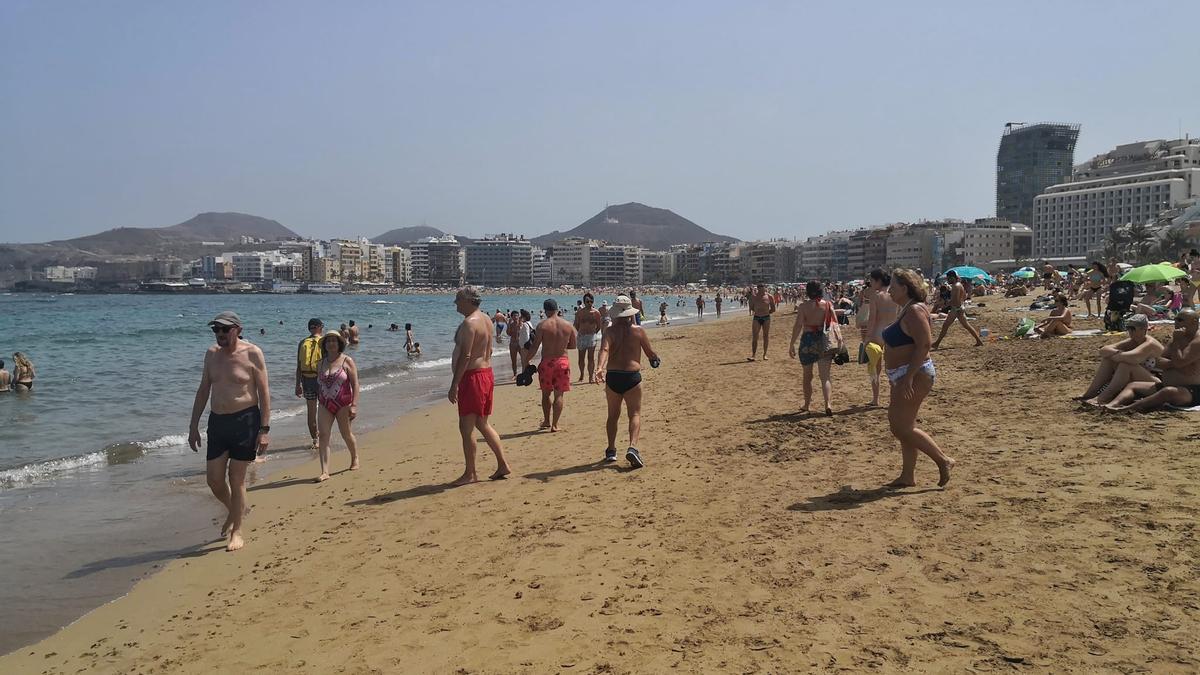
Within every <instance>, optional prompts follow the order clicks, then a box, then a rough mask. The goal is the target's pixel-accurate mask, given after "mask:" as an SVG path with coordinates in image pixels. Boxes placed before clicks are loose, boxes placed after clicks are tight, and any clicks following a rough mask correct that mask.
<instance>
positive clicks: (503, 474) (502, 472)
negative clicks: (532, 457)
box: [488, 466, 512, 480]
mask: <svg viewBox="0 0 1200 675" xmlns="http://www.w3.org/2000/svg"><path fill="white" fill-rule="evenodd" d="M510 473H512V470H511V469H509V468H508V467H507V466H506V467H504V468H503V469H496V473H494V474H492V475H490V476H488V480H504V479H505V478H508V474H510Z"/></svg>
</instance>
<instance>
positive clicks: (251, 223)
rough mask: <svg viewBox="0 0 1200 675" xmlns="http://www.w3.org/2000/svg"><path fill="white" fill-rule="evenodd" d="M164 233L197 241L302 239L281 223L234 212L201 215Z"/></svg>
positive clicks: (169, 228)
mask: <svg viewBox="0 0 1200 675" xmlns="http://www.w3.org/2000/svg"><path fill="white" fill-rule="evenodd" d="M162 232H163V233H164V234H166V235H167V236H178V237H180V238H188V239H194V240H196V241H237V240H239V239H240V238H241V237H243V236H246V237H255V238H258V239H266V240H267V241H279V240H281V239H299V238H300V235H298V234H296V233H295V232H292V231H291V230H289V229H288V228H286V227H284V226H283V225H280V224H279V221H275V220H269V219H267V218H260V217H259V216H251V215H247V214H245V213H232V212H230V213H211V212H210V213H201V214H200V215H198V216H196V217H195V218H192V219H191V220H185V221H183V222H182V223H179V224H178V225H172V226H170V227H164V228H162Z"/></svg>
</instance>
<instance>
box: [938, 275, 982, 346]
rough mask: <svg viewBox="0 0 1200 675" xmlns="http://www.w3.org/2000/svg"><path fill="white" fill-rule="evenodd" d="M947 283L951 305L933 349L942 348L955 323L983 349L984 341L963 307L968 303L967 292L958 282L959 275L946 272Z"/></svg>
mask: <svg viewBox="0 0 1200 675" xmlns="http://www.w3.org/2000/svg"><path fill="white" fill-rule="evenodd" d="M946 283H947V284H949V285H950V304H948V305H946V320H945V321H944V322H943V323H942V332H941V333H939V334H938V337H937V339H936V340H934V341H933V349H940V348H941V346H942V340H943V339H944V338H945V337H946V333H947V332H949V330H950V326H952V325H953V324H954V322H955V321H957V322H958V323H960V324H962V327H963V328H966V329H967V333H969V334H970V335H971V337H973V338H975V346H976V347H982V346H983V340H982V339H980V337H979V332H978V331H976V330H975V327H974V326H972V325H971V323H970V322H969V321H967V311H966V309H964V308H963V305H964V304H965V303H966V302H967V297H968V296H967V290H966V289H965V288H963V285H962V282H960V281H959V280H958V273H957V272H955V271H954V270H950V271H949V272H946Z"/></svg>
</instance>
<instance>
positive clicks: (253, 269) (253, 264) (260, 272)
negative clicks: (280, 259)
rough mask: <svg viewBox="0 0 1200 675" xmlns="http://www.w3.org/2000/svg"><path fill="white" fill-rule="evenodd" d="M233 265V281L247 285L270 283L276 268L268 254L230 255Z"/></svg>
mask: <svg viewBox="0 0 1200 675" xmlns="http://www.w3.org/2000/svg"><path fill="white" fill-rule="evenodd" d="M227 256H228V257H229V260H230V262H232V263H233V280H234V281H242V282H247V283H257V282H262V281H270V280H271V278H272V276H273V274H274V272H275V268H274V266H273V265H272V264H271V256H270V255H268V254H266V253H234V254H232V255H228V254H227Z"/></svg>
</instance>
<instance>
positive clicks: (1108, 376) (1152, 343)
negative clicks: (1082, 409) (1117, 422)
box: [1078, 314, 1163, 405]
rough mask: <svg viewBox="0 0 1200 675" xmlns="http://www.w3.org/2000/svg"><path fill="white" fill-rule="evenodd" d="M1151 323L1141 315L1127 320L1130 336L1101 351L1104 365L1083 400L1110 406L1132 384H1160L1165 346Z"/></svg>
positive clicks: (1101, 365)
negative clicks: (1160, 364)
mask: <svg viewBox="0 0 1200 675" xmlns="http://www.w3.org/2000/svg"><path fill="white" fill-rule="evenodd" d="M1149 328H1150V322H1149V320H1147V319H1146V317H1145V316H1143V315H1141V314H1134V315H1133V316H1131V317H1129V318H1128V319H1126V320H1125V330H1126V331H1127V333H1128V337H1126V338H1125V339H1124V340H1121V341H1120V342H1116V343H1113V344H1111V345H1104V346H1103V347H1101V348H1100V366H1099V367H1098V368H1097V369H1096V375H1095V377H1093V378H1092V383H1091V384H1090V385H1088V388H1087V391H1085V392H1083V395H1082V396H1079V397H1078V398H1079V400H1082V401H1083V402H1085V403H1088V404H1091V405H1107V404H1108V403H1109V402H1110V401H1112V400H1113V399H1114V398H1116V396H1117V395H1118V394H1120V393H1121V391H1122V390H1124V389H1125V386H1126V385H1128V384H1130V383H1131V382H1149V383H1156V382H1159V377H1158V375H1157V374H1156V373H1158V372H1159V371H1158V365H1157V363H1156V361H1155V360H1156V359H1157V358H1158V356H1159V355H1161V354H1162V353H1163V345H1162V343H1161V342H1159V341H1158V340H1156V339H1154V338H1153V337H1152V336H1151V335H1150V331H1149Z"/></svg>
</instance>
